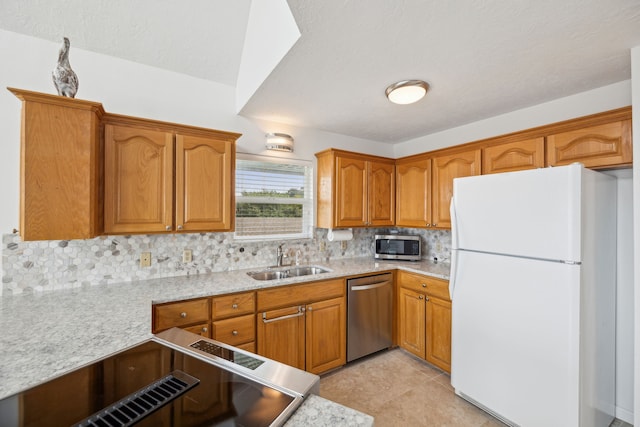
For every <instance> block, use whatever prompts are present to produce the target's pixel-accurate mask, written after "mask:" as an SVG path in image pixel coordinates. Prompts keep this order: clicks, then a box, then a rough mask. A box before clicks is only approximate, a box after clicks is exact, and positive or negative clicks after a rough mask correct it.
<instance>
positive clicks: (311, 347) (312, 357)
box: [306, 297, 347, 374]
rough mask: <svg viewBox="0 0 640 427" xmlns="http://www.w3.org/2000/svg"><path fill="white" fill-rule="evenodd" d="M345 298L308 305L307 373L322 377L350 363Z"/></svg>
mask: <svg viewBox="0 0 640 427" xmlns="http://www.w3.org/2000/svg"><path fill="white" fill-rule="evenodd" d="M346 311H347V310H346V303H345V298H344V297H342V298H334V299H330V300H326V301H320V302H316V303H313V304H309V305H307V309H306V359H307V371H309V372H312V373H314V374H320V373H322V372H325V371H328V370H329V369H333V368H337V367H339V366H342V365H344V364H345V363H347V337H346V335H347V334H346V331H347V323H346Z"/></svg>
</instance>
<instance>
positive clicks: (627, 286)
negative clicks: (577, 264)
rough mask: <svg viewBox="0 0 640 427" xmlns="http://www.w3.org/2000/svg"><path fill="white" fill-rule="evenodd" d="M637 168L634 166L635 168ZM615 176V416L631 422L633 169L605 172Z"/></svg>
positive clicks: (632, 360) (632, 394) (632, 370)
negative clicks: (616, 237)
mask: <svg viewBox="0 0 640 427" xmlns="http://www.w3.org/2000/svg"><path fill="white" fill-rule="evenodd" d="M636 169H637V168H636ZM607 173H608V174H609V175H613V176H615V177H616V178H617V179H618V218H617V222H618V233H617V234H618V245H617V253H618V268H617V295H616V417H617V418H620V419H621V420H623V421H626V422H628V423H631V424H633V414H634V410H633V396H634V393H633V387H634V386H633V372H634V366H633V363H634V357H633V355H634V313H633V307H634V303H633V297H634V285H633V253H634V251H633V233H631V232H630V230H633V181H632V179H633V170H632V169H622V170H616V171H611V172H607Z"/></svg>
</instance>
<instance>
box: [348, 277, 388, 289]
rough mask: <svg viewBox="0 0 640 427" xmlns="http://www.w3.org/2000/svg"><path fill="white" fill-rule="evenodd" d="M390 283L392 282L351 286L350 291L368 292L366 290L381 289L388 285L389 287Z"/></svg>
mask: <svg viewBox="0 0 640 427" xmlns="http://www.w3.org/2000/svg"><path fill="white" fill-rule="evenodd" d="M390 283H391V282H390V281H389V280H385V281H384V282H376V283H371V284H370V285H354V286H351V287H350V288H349V290H351V291H366V290H369V289H377V288H381V287H383V286H386V285H388V284H390Z"/></svg>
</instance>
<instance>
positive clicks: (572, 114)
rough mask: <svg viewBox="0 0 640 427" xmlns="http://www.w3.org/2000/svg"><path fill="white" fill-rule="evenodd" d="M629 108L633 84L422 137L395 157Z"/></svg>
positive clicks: (401, 146) (401, 147)
mask: <svg viewBox="0 0 640 427" xmlns="http://www.w3.org/2000/svg"><path fill="white" fill-rule="evenodd" d="M523 84H524V83H523ZM628 105H631V81H630V80H627V81H623V82H618V83H614V84H612V85H608V86H604V87H601V88H598V89H593V90H590V91H587V92H582V93H578V94H576V95H572V96H567V97H565V98H558V99H555V100H553V101H549V102H545V103H544V104H539V105H534V106H533V107H529V108H523V109H521V110H516V111H512V112H509V113H506V114H502V115H499V116H495V117H491V118H488V119H485V120H480V121H477V122H473V123H469V124H466V125H463V126H459V127H456V128H452V129H447V130H444V131H442V132H438V133H434V134H431V135H426V136H422V137H420V138H416V139H413V140H411V141H407V142H403V143H401V144H397V145H396V146H395V150H394V154H395V157H404V156H410V155H412V154H417V153H423V152H425V151H432V150H437V149H439V148H444V147H449V146H452V145H458V144H464V143H467V142H472V141H478V140H480V139H485V138H491V137H494V136H500V135H505V134H508V133H512V132H518V131H521V130H524V129H530V128H533V127H537V126H544V125H548V124H550V123H555V122H560V121H563V120H569V119H573V118H576V117H582V116H587V115H589V114H595V113H600V112H602V111H607V110H613V109H615V108H621V107H626V106H628Z"/></svg>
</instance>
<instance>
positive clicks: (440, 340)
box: [425, 297, 451, 372]
mask: <svg viewBox="0 0 640 427" xmlns="http://www.w3.org/2000/svg"><path fill="white" fill-rule="evenodd" d="M426 333H427V347H426V350H427V351H426V357H425V358H426V359H427V362H429V363H432V364H434V365H436V366H437V367H439V368H440V369H442V370H444V371H447V372H451V301H446V300H443V299H440V298H434V297H428V299H427V331H426Z"/></svg>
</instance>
